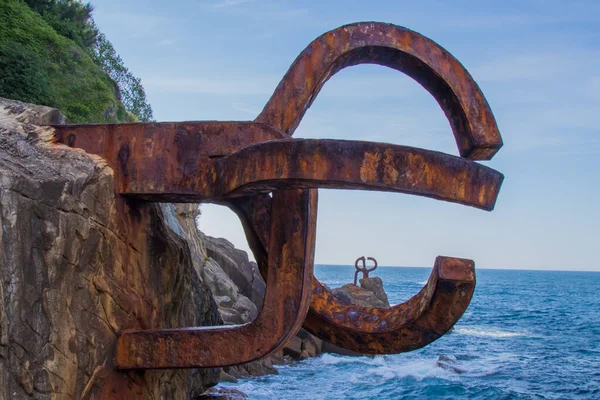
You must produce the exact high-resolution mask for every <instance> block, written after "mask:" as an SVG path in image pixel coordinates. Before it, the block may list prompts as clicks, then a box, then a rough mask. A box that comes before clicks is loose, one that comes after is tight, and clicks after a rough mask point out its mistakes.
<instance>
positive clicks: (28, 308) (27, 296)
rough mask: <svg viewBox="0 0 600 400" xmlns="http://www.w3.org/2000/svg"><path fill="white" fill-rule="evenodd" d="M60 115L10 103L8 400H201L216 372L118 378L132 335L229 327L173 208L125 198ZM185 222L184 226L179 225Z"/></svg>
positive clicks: (4, 391) (6, 119)
mask: <svg viewBox="0 0 600 400" xmlns="http://www.w3.org/2000/svg"><path fill="white" fill-rule="evenodd" d="M60 122H62V116H61V115H60V113H59V112H57V111H56V110H54V109H50V108H47V107H38V106H31V105H26V104H23V103H20V102H14V101H7V100H4V99H0V227H1V229H0V283H1V284H0V298H1V299H2V302H0V399H29V398H35V399H75V398H77V399H79V398H89V399H99V398H105V399H118V398H122V399H136V398H140V399H193V398H195V397H197V396H199V395H200V394H201V393H202V392H204V391H205V390H206V389H207V388H208V387H210V386H212V385H214V384H215V383H216V382H217V380H218V374H219V370H218V369H205V370H179V371H175V370H166V371H136V372H119V371H116V370H114V369H113V365H112V363H113V352H114V345H115V338H116V334H117V333H118V332H119V331H121V330H123V329H127V328H159V327H180V326H201V325H214V324H217V323H219V322H220V319H221V317H220V315H219V313H218V308H217V305H216V304H215V302H214V301H213V299H212V296H211V292H210V289H209V288H208V286H207V285H206V284H205V283H203V280H202V278H201V276H200V274H199V272H198V268H197V265H198V260H197V257H196V255H197V253H198V251H197V249H195V248H194V246H196V245H197V244H195V243H190V242H189V241H188V240H187V238H186V236H185V231H184V228H185V224H182V222H181V221H180V219H181V215H178V214H177V213H176V212H175V209H174V206H172V205H156V204H142V203H140V204H134V203H132V202H127V201H125V200H122V199H115V196H114V194H113V180H114V178H113V172H112V170H111V169H110V168H109V167H107V166H106V164H105V163H104V161H103V160H102V159H100V158H98V157H95V156H91V155H89V154H86V153H84V152H81V151H77V150H73V149H70V148H67V147H64V146H57V145H53V144H51V143H50V139H51V136H52V133H53V131H52V129H51V128H48V127H40V126H41V125H48V124H56V123H60ZM178 217H179V218H180V219H178Z"/></svg>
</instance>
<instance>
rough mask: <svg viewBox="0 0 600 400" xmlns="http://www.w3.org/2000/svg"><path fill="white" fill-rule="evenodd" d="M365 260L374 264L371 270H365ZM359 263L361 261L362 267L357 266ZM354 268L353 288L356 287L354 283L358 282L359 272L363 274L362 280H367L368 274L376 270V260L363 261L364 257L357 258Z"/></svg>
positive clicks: (369, 258)
mask: <svg viewBox="0 0 600 400" xmlns="http://www.w3.org/2000/svg"><path fill="white" fill-rule="evenodd" d="M366 260H371V261H373V263H375V265H374V266H373V267H372V268H367V264H366ZM359 261H362V267H359V266H358V262H359ZM354 268H356V271H355V272H354V286H356V282H357V281H358V273H359V272H362V273H363V277H362V279H366V278H368V277H369V272H373V271H375V270H376V269H377V260H376V259H374V258H373V257H367V258H366V259H365V256H362V257H358V258H357V259H356V261H354Z"/></svg>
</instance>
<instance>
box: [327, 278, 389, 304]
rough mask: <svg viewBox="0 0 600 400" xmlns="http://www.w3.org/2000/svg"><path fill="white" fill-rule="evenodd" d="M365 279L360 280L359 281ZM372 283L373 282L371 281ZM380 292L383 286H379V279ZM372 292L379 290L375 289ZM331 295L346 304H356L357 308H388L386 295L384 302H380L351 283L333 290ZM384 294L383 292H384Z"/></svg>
mask: <svg viewBox="0 0 600 400" xmlns="http://www.w3.org/2000/svg"><path fill="white" fill-rule="evenodd" d="M367 279H368V280H374V279H379V278H367ZM363 280H366V279H361V281H363ZM372 282H373V281H372ZM379 283H380V286H379V287H380V288H381V289H380V290H381V291H383V286H382V285H381V279H379ZM374 290H379V289H378V288H377V287H375V288H374ZM333 294H334V295H335V296H336V297H337V298H338V299H340V300H341V301H343V302H345V303H348V304H356V305H358V306H363V307H374V308H389V306H390V304H389V303H388V302H387V295H386V297H385V300H386V301H383V300H381V299H380V298H379V297H377V295H376V294H375V293H374V292H372V291H370V290H367V289H365V288H362V287H359V286H354V285H353V284H352V283H348V284H347V285H344V286H342V287H340V288H337V289H333ZM384 294H385V292H384Z"/></svg>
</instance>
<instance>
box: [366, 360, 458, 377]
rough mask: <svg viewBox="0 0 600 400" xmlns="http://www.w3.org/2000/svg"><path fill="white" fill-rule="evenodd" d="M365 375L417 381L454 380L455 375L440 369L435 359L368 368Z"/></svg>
mask: <svg viewBox="0 0 600 400" xmlns="http://www.w3.org/2000/svg"><path fill="white" fill-rule="evenodd" d="M366 374H367V375H374V376H380V377H382V378H384V379H396V378H406V377H411V378H414V379H416V380H418V381H421V380H423V379H425V378H440V379H446V380H453V379H456V377H457V374H455V373H452V372H450V371H447V370H445V369H443V368H440V367H439V366H438V365H437V361H436V360H435V359H418V360H411V361H404V362H402V363H387V364H385V365H381V366H378V367H375V368H368V369H367V371H366Z"/></svg>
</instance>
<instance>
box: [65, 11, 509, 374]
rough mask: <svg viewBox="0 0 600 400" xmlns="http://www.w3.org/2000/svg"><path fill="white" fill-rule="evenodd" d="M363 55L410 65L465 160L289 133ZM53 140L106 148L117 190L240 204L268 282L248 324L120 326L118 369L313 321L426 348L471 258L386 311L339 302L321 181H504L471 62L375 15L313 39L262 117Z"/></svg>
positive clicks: (479, 188) (254, 340)
mask: <svg viewBox="0 0 600 400" xmlns="http://www.w3.org/2000/svg"><path fill="white" fill-rule="evenodd" d="M361 63H374V64H380V65H384V66H387V67H390V68H393V69H396V70H398V71H401V72H404V73H405V74H407V75H408V76H410V77H412V78H413V79H415V80H416V81H417V82H419V83H420V84H421V85H422V86H423V87H424V88H425V89H426V90H427V91H429V92H430V93H431V94H432V95H433V97H434V98H435V99H436V100H437V102H438V103H439V105H440V106H441V108H442V109H443V111H444V113H445V114H446V116H447V118H448V120H449V122H450V126H451V128H452V132H453V133H454V136H455V139H456V142H457V144H458V148H459V152H460V155H461V157H455V156H451V155H448V154H443V153H439V152H435V151H429V150H423V149H417V148H411V147H405V146H399V145H392V144H385V143H371V142H360V141H344V140H308V139H292V134H293V133H294V130H295V129H296V127H297V126H298V124H299V123H300V120H301V119H302V117H303V115H304V113H305V112H306V110H307V109H308V108H309V107H310V105H311V104H312V102H313V101H314V99H315V97H316V96H317V94H318V93H319V90H320V89H321V87H322V86H323V84H324V83H325V82H326V81H327V80H328V79H329V78H330V77H331V76H332V75H333V74H335V73H336V72H338V71H340V70H341V69H343V68H345V67H348V66H352V65H357V64H361ZM56 141H57V142H59V143H64V144H67V145H69V146H71V147H77V148H81V149H84V150H85V151H87V152H89V153H93V154H97V155H100V156H102V157H104V158H105V159H106V160H107V162H108V163H109V164H110V166H111V167H112V168H113V169H114V171H115V181H116V188H115V191H116V194H117V195H120V196H127V197H133V198H137V199H141V200H145V201H154V202H159V201H170V202H212V203H218V204H223V205H226V206H228V207H230V208H231V209H233V210H234V211H235V212H236V213H237V214H238V216H239V217H240V219H241V221H242V224H243V226H244V230H245V232H246V236H247V238H248V241H249V244H250V247H251V248H252V251H253V253H254V256H255V258H256V260H257V262H258V264H259V267H260V270H261V273H262V274H263V276H264V277H265V279H266V281H267V290H266V294H265V299H264V305H263V309H262V312H261V314H260V315H259V316H258V317H257V318H256V319H255V320H254V321H252V322H250V323H248V324H244V325H241V326H225V327H216V328H215V327H210V328H206V327H192V328H189V327H182V328H179V329H158V330H131V331H125V332H122V333H121V334H120V336H119V338H118V343H117V350H116V359H115V363H116V366H117V367H118V368H185V367H215V366H225V365H233V364H240V363H244V362H248V361H252V360H255V359H258V358H261V357H264V356H265V355H267V354H269V353H271V352H273V351H275V350H276V349H278V348H279V347H281V346H282V345H284V344H285V343H286V341H287V340H289V339H290V338H291V337H292V336H293V335H294V334H295V333H296V332H297V330H298V329H299V328H300V326H301V325H302V324H303V323H304V327H305V328H306V329H308V330H309V331H310V332H312V333H314V334H315V335H317V336H319V337H321V338H323V339H325V340H328V341H330V342H332V343H334V344H336V345H338V346H341V347H345V348H348V349H351V350H355V351H359V352H363V353H398V352H403V351H409V350H413V349H416V348H419V347H422V346H425V345H427V344H428V343H430V342H432V341H433V340H435V339H437V338H439V337H440V336H442V335H443V334H444V333H446V332H447V331H448V330H449V329H450V328H451V327H452V325H453V324H454V323H455V322H456V321H457V320H458V319H459V318H460V317H461V315H462V314H463V312H464V311H465V309H466V308H467V306H468V304H469V302H470V300H471V296H472V294H473V290H474V287H475V273H474V263H473V262H472V261H470V260H463V259H457V258H448V257H438V258H437V259H436V262H435V265H434V268H433V272H432V274H431V276H430V278H429V281H428V283H427V285H426V286H425V287H424V288H423V289H422V290H421V292H419V293H418V294H417V295H415V296H414V297H413V298H411V299H410V300H408V301H407V302H405V303H403V304H399V305H397V306H394V307H391V308H389V309H373V308H366V307H359V306H354V305H348V304H344V303H341V302H339V301H338V300H336V298H335V296H333V295H332V293H331V292H330V291H329V290H328V289H327V288H326V287H325V286H323V285H321V284H320V283H319V281H318V280H317V279H315V278H314V277H313V274H312V272H313V257H314V245H315V234H316V212H317V191H316V188H337V189H363V190H377V191H390V192H398V193H407V194H415V195H419V196H426V197H431V198H435V199H439V200H445V201H451V202H455V203H460V204H464V205H468V206H473V207H477V208H481V209H483V210H488V211H490V210H492V209H493V207H494V204H495V202H496V197H497V195H498V191H499V189H500V185H501V183H502V180H503V176H502V174H500V173H499V172H497V171H495V170H493V169H490V168H488V167H485V166H483V165H481V164H478V163H476V162H474V160H489V159H490V158H492V157H493V155H494V154H495V153H496V152H497V151H498V149H500V147H501V146H502V139H501V137H500V133H499V131H498V128H497V126H496V122H495V120H494V117H493V115H492V112H491V110H490V108H489V106H488V104H487V102H486V100H485V98H484V96H483V94H482V93H481V91H480V89H479V87H478V86H477V84H476V83H475V82H474V81H473V79H472V78H471V76H470V75H469V73H468V72H467V71H466V70H465V68H464V67H463V66H462V65H461V64H460V63H459V62H458V61H457V60H456V59H455V58H454V57H452V55H450V53H448V52H447V51H446V50H444V49H443V48H441V47H440V46H439V45H437V44H436V43H434V42H433V41H431V40H429V39H427V38H425V37H424V36H422V35H420V34H418V33H416V32H413V31H411V30H408V29H406V28H402V27H399V26H395V25H390V24H383V23H374V22H369V23H357V24H352V25H347V26H343V27H341V28H338V29H335V30H333V31H330V32H328V33H325V34H324V35H322V36H320V37H319V38H317V39H316V40H315V41H313V42H312V43H311V44H310V45H309V46H308V47H307V48H306V49H305V50H304V51H303V52H302V53H301V54H300V56H299V57H298V58H297V59H296V61H295V62H294V63H293V64H292V66H291V67H290V69H289V71H288V72H287V73H286V75H285V76H284V78H283V80H282V81H281V83H280V84H279V86H278V87H277V89H276V90H275V93H274V94H273V96H272V97H271V99H270V100H269V102H268V103H267V105H266V106H265V108H264V110H263V111H262V112H261V114H260V115H259V116H258V117H257V118H256V120H255V121H252V122H214V121H203V122H181V123H143V124H142V123H140V124H115V125H69V126H59V127H57V129H56ZM271 193H272V196H271V195H270V194H271ZM311 291H312V293H311ZM305 318H306V319H305Z"/></svg>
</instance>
